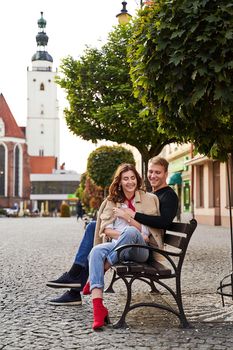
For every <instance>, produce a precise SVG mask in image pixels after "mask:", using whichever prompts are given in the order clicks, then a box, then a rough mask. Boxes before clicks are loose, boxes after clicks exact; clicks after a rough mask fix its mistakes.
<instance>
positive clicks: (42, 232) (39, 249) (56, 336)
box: [0, 218, 233, 350]
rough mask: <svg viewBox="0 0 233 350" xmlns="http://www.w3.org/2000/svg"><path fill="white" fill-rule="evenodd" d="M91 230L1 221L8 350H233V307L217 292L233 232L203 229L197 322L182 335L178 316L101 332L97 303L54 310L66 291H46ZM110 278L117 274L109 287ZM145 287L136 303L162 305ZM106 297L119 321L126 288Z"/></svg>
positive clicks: (133, 317)
mask: <svg viewBox="0 0 233 350" xmlns="http://www.w3.org/2000/svg"><path fill="white" fill-rule="evenodd" d="M82 231H83V223H82V222H81V221H78V222H77V220H76V218H0V242H1V243H0V263H1V279H0V285H1V291H0V300H1V329H0V349H4V350H19V349H28V350H31V349H36V350H37V349H42V350H51V349H54V350H55V349H56V350H58V349H133V348H134V349H138V350H139V349H156V350H157V349H161V350H162V349H163V350H164V349H215V350H217V349H219V350H220V349H232V348H233V301H232V300H231V299H230V298H229V299H228V300H226V299H225V300H226V302H227V305H226V306H225V307H224V308H223V307H222V304H221V297H220V296H219V295H218V294H217V293H216V289H217V287H218V286H219V282H220V280H221V279H222V278H223V277H224V276H225V275H227V274H228V273H230V271H231V249H230V244H231V243H230V231H229V229H227V228H222V227H210V226H204V225H198V227H197V230H196V231H195V233H194V235H193V237H192V240H191V243H190V246H189V249H188V253H187V259H186V260H185V263H184V268H183V275H182V286H183V301H184V308H185V311H186V313H187V317H188V319H189V320H190V321H191V323H192V326H193V327H192V328H190V329H185V330H184V329H180V328H179V323H178V320H177V319H176V317H175V316H173V315H171V314H167V313H165V312H163V311H160V310H157V309H153V308H152V309H150V308H141V309H137V310H134V311H132V312H131V313H130V314H129V316H128V317H127V323H128V325H129V328H127V329H123V330H122V329H121V330H119V329H118V330H116V329H113V328H112V326H110V327H106V328H105V330H104V331H102V332H93V331H92V329H91V325H92V307H91V302H90V296H84V297H83V304H82V306H66V307H64V306H63V307H62V306H53V305H50V304H48V300H49V299H51V298H53V297H56V296H58V295H60V294H61V293H62V292H63V290H62V289H60V290H55V289H51V288H48V287H46V282H47V280H49V279H53V278H56V277H59V276H60V275H61V273H63V272H64V271H66V270H67V269H68V268H69V267H70V265H71V264H72V263H73V258H74V255H75V253H76V249H77V247H78V244H79V242H80V240H81V237H82ZM109 277H110V275H109V273H108V274H107V276H106V280H108V279H109ZM146 288H147V287H145V285H143V286H142V285H140V282H139V283H138V288H137V292H136V293H135V298H140V299H141V298H142V297H144V298H156V297H160V296H157V295H152V294H150V293H149V287H148V290H147V289H146ZM116 290H117V291H118V293H115V294H105V303H106V305H107V307H108V308H109V312H110V318H111V321H112V322H113V323H114V322H115V321H117V319H118V316H119V315H120V312H121V308H122V307H123V303H124V297H125V290H124V286H123V285H122V284H121V283H120V282H118V283H116Z"/></svg>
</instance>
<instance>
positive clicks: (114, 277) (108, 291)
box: [104, 271, 118, 293]
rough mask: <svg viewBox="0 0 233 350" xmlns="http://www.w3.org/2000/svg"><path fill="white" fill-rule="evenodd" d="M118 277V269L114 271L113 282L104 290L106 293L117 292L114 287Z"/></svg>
mask: <svg viewBox="0 0 233 350" xmlns="http://www.w3.org/2000/svg"><path fill="white" fill-rule="evenodd" d="M117 279H118V278H116V271H113V274H112V279H111V282H110V284H109V286H108V287H107V288H106V289H105V290H104V293H115V291H114V289H113V284H114V283H115V282H116V280H117Z"/></svg>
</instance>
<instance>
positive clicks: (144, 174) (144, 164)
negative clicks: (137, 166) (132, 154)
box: [141, 154, 152, 192]
mask: <svg viewBox="0 0 233 350" xmlns="http://www.w3.org/2000/svg"><path fill="white" fill-rule="evenodd" d="M141 157H142V179H143V181H144V184H145V187H146V191H148V192H151V190H152V189H151V185H150V182H149V180H148V178H147V172H148V162H149V159H148V158H147V157H145V156H144V155H143V154H141Z"/></svg>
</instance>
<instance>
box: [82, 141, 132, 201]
mask: <svg viewBox="0 0 233 350" xmlns="http://www.w3.org/2000/svg"><path fill="white" fill-rule="evenodd" d="M121 163H130V164H134V165H135V160H134V156H133V153H132V152H131V151H129V150H127V149H126V148H124V147H122V146H101V147H98V148H97V149H96V150H94V151H93V152H91V153H90V155H89V157H88V160H87V171H88V174H89V176H90V178H91V179H92V180H93V181H94V183H95V184H96V185H97V186H101V187H102V188H103V189H104V190H105V196H106V190H107V188H108V187H109V185H110V184H111V182H112V178H113V174H114V172H115V171H116V169H117V167H118V165H120V164H121Z"/></svg>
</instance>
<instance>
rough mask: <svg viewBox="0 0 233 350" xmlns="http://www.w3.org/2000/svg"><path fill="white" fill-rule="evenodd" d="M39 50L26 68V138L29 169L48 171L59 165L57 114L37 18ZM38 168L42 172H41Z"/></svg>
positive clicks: (44, 36) (51, 75)
mask: <svg viewBox="0 0 233 350" xmlns="http://www.w3.org/2000/svg"><path fill="white" fill-rule="evenodd" d="M37 23H38V27H39V32H38V34H37V36H36V42H37V48H38V50H37V51H36V53H35V54H34V55H33V56H32V59H31V61H32V69H31V70H29V68H28V70H27V126H26V139H27V145H28V153H29V155H30V159H31V160H30V163H31V168H32V172H36V173H38V172H39V173H40V172H42V173H48V172H52V170H53V169H57V168H58V165H59V146H60V145H59V132H60V130H59V123H60V121H59V114H58V100H57V86H56V84H55V81H54V79H55V76H56V74H57V72H56V71H55V72H54V71H53V68H52V66H53V58H52V56H51V55H50V54H49V53H48V52H47V51H46V46H47V44H48V39H49V38H48V36H47V34H46V32H45V28H46V20H45V19H44V18H43V12H41V18H40V19H39V20H38V22H37ZM40 169H41V171H40Z"/></svg>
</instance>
